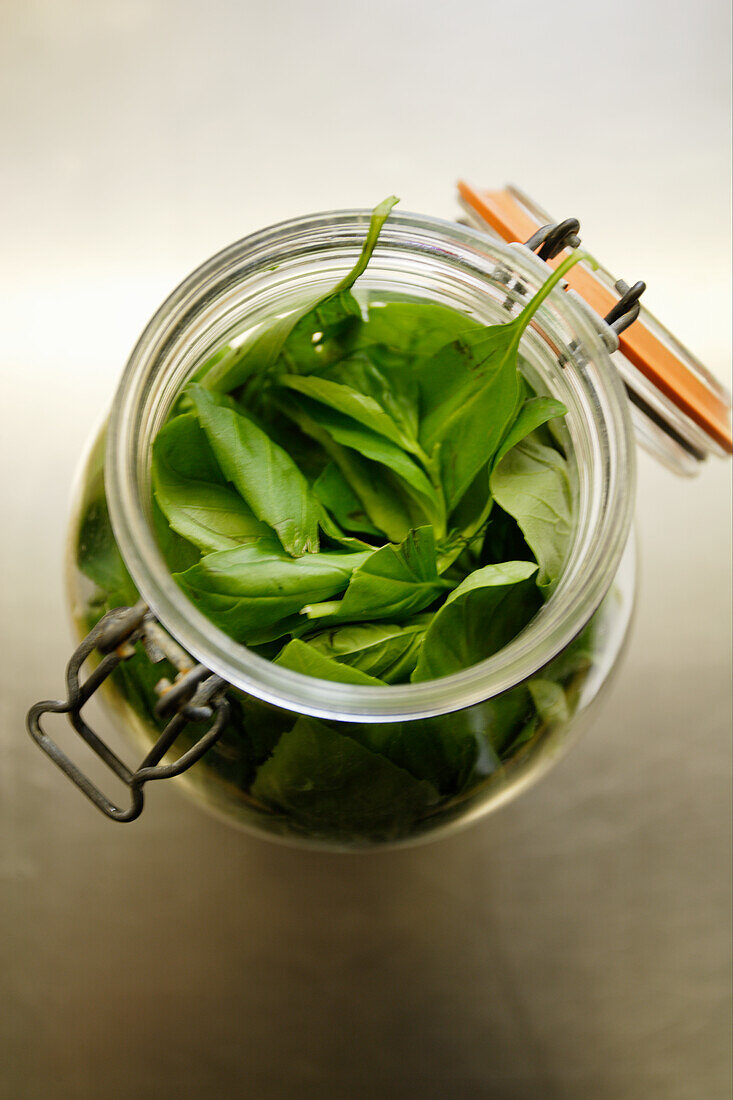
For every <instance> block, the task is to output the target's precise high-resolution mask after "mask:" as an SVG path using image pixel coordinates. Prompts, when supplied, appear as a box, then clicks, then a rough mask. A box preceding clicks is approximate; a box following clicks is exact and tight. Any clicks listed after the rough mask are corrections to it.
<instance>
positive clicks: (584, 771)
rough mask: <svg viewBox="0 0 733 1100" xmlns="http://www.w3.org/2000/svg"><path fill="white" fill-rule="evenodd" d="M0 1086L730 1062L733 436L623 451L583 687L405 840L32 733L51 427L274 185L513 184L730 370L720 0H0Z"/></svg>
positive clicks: (379, 1080)
mask: <svg viewBox="0 0 733 1100" xmlns="http://www.w3.org/2000/svg"><path fill="white" fill-rule="evenodd" d="M0 84H1V86H2V96H1V97H0V139H1V141H0V147H1V148H2V160H3V171H2V177H1V178H0V200H1V201H0V222H1V223H2V246H1V248H2V263H1V264H0V372H1V373H0V377H1V378H2V401H0V421H1V424H0V503H1V512H0V514H1V515H2V532H3V534H2V539H0V577H1V578H2V583H1V585H0V660H2V668H3V689H2V698H0V716H1V718H0V792H1V794H2V801H1V803H0V958H1V957H2V956H4V958H1V961H0V1003H2V1005H3V1009H2V1013H0V1066H2V1069H0V1095H2V1096H3V1097H5V1096H7V1097H9V1098H11V1097H12V1098H17V1097H49V1096H51V1097H60V1098H66V1097H83V1098H86V1097H96V1096H101V1095H105V1096H106V1097H108V1098H110V1100H114V1098H117V1097H122V1096H127V1095H130V1094H134V1095H136V1096H139V1097H153V1096H155V1097H160V1096H212V1097H230V1096H232V1097H234V1096H237V1097H240V1096H247V1097H249V1096H252V1097H257V1098H263V1100H269V1098H274V1100H280V1098H287V1097H290V1096H295V1095H297V1096H299V1097H304V1098H310V1097H319V1098H323V1097H329V1098H330V1097H338V1098H340V1097H347V1096H348V1097H350V1098H352V1097H353V1098H357V1100H360V1098H365V1100H366V1098H372V1097H376V1096H389V1097H392V1096H394V1097H411V1096H413V1095H419V1096H422V1097H435V1098H439V1097H440V1098H442V1097H446V1096H456V1097H467V1098H473V1097H489V1096H490V1097H499V1098H504V1097H507V1098H525V1097H526V1098H535V1097H542V1098H546V1097H547V1098H554V1097H558V1098H566V1097H567V1098H573V1100H575V1098H579V1100H580V1098H587V1097H594V1098H599V1100H605V1098H608V1100H612V1098H613V1100H616V1098H623V1100H626V1098H632V1100H634V1098H637V1097H638V1098H642V1097H643V1098H645V1100H650V1098H657V1097H659V1098H665V1100H667V1098H672V1100H677V1098H679V1100H683V1098H691V1100H698V1098H700V1097H705V1098H706V1100H717V1098H719V1097H720V1098H722V1097H727V1096H728V1095H729V1089H730V1053H729V1027H730V1011H729V1004H730V1001H729V998H730V977H729V976H730V936H729V920H730V872H729V868H730V839H731V836H730V719H731V700H730V661H731V636H730V464H729V463H725V462H722V461H719V460H715V459H713V460H710V462H709V463H708V464H707V466H706V468H705V469H704V470H703V472H702V474H701V475H700V477H699V478H698V479H697V480H694V481H683V480H680V479H678V478H676V477H675V476H674V475H673V474H671V473H669V472H667V471H665V470H663V469H662V468H661V467H659V466H658V465H657V464H655V462H654V461H653V460H652V459H650V458H646V457H644V456H642V457H641V459H640V469H639V486H638V499H637V516H638V523H637V530H638V536H639V547H640V564H641V585H640V593H639V600H638V610H637V616H636V624H635V629H634V634H633V638H632V642H631V645H630V647H629V650H628V655H627V657H626V660H625V664H624V665H623V667H622V669H621V671H620V673H619V675H618V676H617V678H616V681H615V685H614V687H613V689H612V691H611V692H610V693H609V695H608V697H607V700H606V705H605V709H604V710H603V712H602V714H601V716H600V717H599V719H598V720H597V722H596V723H595V725H594V726H593V728H592V729H591V730H590V731H589V732H588V733H587V734H586V736H585V738H584V739H583V740H582V741H581V743H579V744H578V745H577V747H575V748H574V750H573V751H572V752H571V753H570V755H569V756H568V757H567V758H566V759H565V760H564V761H563V762H562V763H561V764H560V765H559V766H558V767H557V768H556V769H555V770H554V771H553V772H552V773H551V774H550V775H549V776H548V777H547V778H546V779H545V780H543V782H542V783H541V784H540V785H539V786H538V787H537V788H536V789H533V790H532V791H531V792H529V793H528V794H526V795H525V796H523V797H522V798H521V799H519V800H518V801H516V802H514V803H513V804H511V805H510V806H509V807H507V808H505V809H503V810H501V811H500V812H498V813H497V814H496V815H494V816H493V817H491V818H489V819H487V820H485V821H483V822H482V823H480V824H478V825H476V826H474V827H473V828H471V829H470V830H469V831H466V832H464V833H461V834H459V835H457V836H454V837H451V838H450V839H447V840H443V841H439V842H437V843H434V844H432V845H430V846H427V847H423V848H418V849H411V850H404V851H395V852H391V853H386V854H379V855H371V856H361V857H347V856H337V855H326V854H313V853H304V852H299V851H295V850H290V849H287V848H283V847H279V846H276V845H273V844H268V843H266V842H264V841H260V840H256V839H253V838H250V837H248V836H245V835H243V834H240V833H238V832H236V831H234V830H232V829H230V828H229V827H227V826H226V825H224V824H221V823H219V822H217V821H214V820H212V819H209V818H208V817H206V816H205V815H204V814H203V813H202V812H201V811H200V810H198V809H197V808H196V807H195V806H193V805H192V804H190V803H188V802H187V801H186V800H185V798H184V796H183V795H181V794H180V793H179V792H178V791H177V790H175V789H171V788H170V786H169V785H167V784H163V785H162V786H161V787H160V788H156V789H155V790H153V791H151V792H150V795H149V798H148V804H147V808H146V812H145V814H144V816H143V817H142V818H141V819H140V821H138V822H137V823H136V824H134V825H131V826H128V827H125V828H122V827H117V826H115V825H112V824H110V823H108V822H106V821H105V820H104V819H103V818H102V817H101V816H100V815H99V814H98V813H97V812H96V811H95V810H94V809H93V808H92V807H91V806H89V805H88V804H86V802H85V801H84V800H82V798H81V797H80V796H79V794H78V793H77V792H76V791H74V790H73V789H72V788H71V786H70V785H69V784H68V783H67V782H66V781H65V780H64V779H63V778H62V777H61V776H60V775H59V774H58V773H57V772H56V771H55V769H53V768H52V766H51V765H50V764H49V763H48V762H47V761H46V759H45V758H44V757H42V755H41V754H40V753H39V752H38V751H37V750H36V749H35V748H33V746H32V745H31V744H30V741H29V739H28V738H27V737H26V735H25V733H24V730H23V720H24V713H25V711H26V709H27V707H28V705H29V704H30V702H32V701H33V700H34V699H37V698H38V697H39V696H40V697H43V696H46V695H54V694H56V693H58V692H59V691H60V690H61V685H62V670H63V666H64V664H65V661H66V659H67V657H68V654H69V651H70V647H71V634H70V629H69V626H68V624H67V619H66V612H65V606H64V598H63V576H62V546H63V540H64V534H65V525H66V517H67V508H68V501H69V493H70V486H71V482H72V478H73V474H74V470H75V467H76V464H77V462H78V458H79V455H80V453H81V451H82V448H83V446H84V444H85V441H86V439H87V438H88V436H89V434H90V432H91V431H92V430H93V428H94V427H95V426H96V425H97V423H98V422H99V420H100V418H101V417H102V415H103V414H104V412H105V410H106V408H107V406H108V404H109V402H110V400H111V398H112V395H113V392H114V389H115V386H116V382H117V378H118V375H119V373H120V371H121V369H122V366H123V365H124V362H125V360H126V358H127V355H128V353H129V351H130V350H131V348H132V346H133V344H134V342H135V340H136V338H137V335H138V333H139V332H140V330H141V328H142V327H143V325H144V324H145V322H146V321H147V319H148V317H149V316H150V315H151V313H152V312H153V310H154V309H155V308H156V307H157V306H158V304H159V303H160V302H161V301H162V300H163V298H164V297H165V296H166V295H167V294H168V293H169V291H170V290H171V289H172V287H173V286H174V285H175V284H176V283H178V282H179V280H180V279H181V278H183V277H184V276H185V275H186V274H187V273H188V272H189V271H190V270H191V269H192V268H193V267H195V266H197V265H198V264H199V263H200V262H201V261H202V260H203V259H205V258H206V257H207V256H209V255H210V254H211V253H213V252H215V251H217V250H218V249H219V248H221V247H223V246H224V245H226V244H228V243H229V242H231V241H232V240H234V239H236V238H238V237H241V236H243V235H245V234H247V233H249V232H251V231H253V230H255V229H257V228H259V227H262V226H264V225H267V224H269V223H272V222H275V221H278V220H280V219H283V218H287V217H290V216H294V215H298V214H302V213H307V212H311V211H316V210H323V209H327V208H330V207H348V206H368V207H371V206H372V205H374V203H376V202H377V201H379V200H380V199H381V198H382V197H383V196H384V195H386V194H389V193H390V192H396V193H397V194H399V195H400V196H401V197H402V206H403V208H405V209H408V210H415V211H421V212H425V213H430V214H434V215H438V216H442V217H446V218H452V217H455V216H457V215H458V206H457V202H456V196H455V181H456V179H457V178H458V177H459V176H462V177H464V178H466V179H467V180H469V181H470V182H472V183H474V184H476V185H477V186H484V187H499V186H501V185H502V184H503V183H505V182H507V181H512V182H515V183H517V184H518V185H519V186H521V187H522V188H523V189H524V190H526V191H527V192H528V193H529V194H530V195H532V196H533V197H534V198H536V199H537V201H539V202H540V203H541V204H542V205H543V206H545V207H546V208H547V209H549V210H550V211H551V212H552V213H553V214H554V215H555V216H556V217H557V218H564V217H567V216H570V215H575V216H578V217H579V218H580V220H581V224H582V231H583V241H584V244H585V245H587V246H588V247H589V248H590V249H591V250H592V251H593V252H594V253H595V254H597V255H598V256H599V257H600V258H601V260H602V261H603V262H604V263H605V264H606V265H607V266H608V267H610V268H611V269H612V270H613V271H614V272H616V273H617V274H618V275H620V276H623V277H624V278H626V280H627V281H628V282H630V283H631V282H634V281H635V280H636V279H638V278H643V279H645V280H646V281H647V283H648V287H649V289H648V292H647V295H646V296H645V303H646V304H647V305H648V306H649V308H651V309H652V310H653V311H654V312H656V313H657V314H658V316H659V317H660V318H661V319H662V320H663V321H666V323H667V324H668V325H669V326H670V327H671V328H672V329H673V330H674V331H675V332H676V334H677V335H678V336H679V337H680V338H681V339H682V340H683V341H684V342H685V343H687V344H688V345H689V346H690V347H691V348H692V350H693V351H695V352H696V353H697V355H698V356H699V357H700V359H701V360H702V361H703V362H704V363H705V364H706V365H707V366H708V367H709V368H710V369H711V371H713V372H714V373H715V374H716V375H717V376H718V377H719V378H720V379H721V380H722V381H723V382H725V383H726V384H727V385H730V289H731V287H730V126H729V121H730V99H729V89H730V6H729V4H728V3H727V2H725V0H699V2H698V3H696V4H682V3H678V2H676V0H673V2H670V0H646V2H645V3H642V4H639V3H638V0H635V2H632V0H619V2H618V3H616V4H615V5H614V6H613V7H612V8H607V7H600V6H594V5H592V4H590V5H589V4H587V3H586V2H585V0H568V2H565V3H557V2H543V3H539V2H537V0H527V2H525V3H524V4H523V5H520V6H519V7H518V6H516V5H499V4H496V3H491V2H487V0H454V2H453V3H451V4H443V3H438V2H437V0H423V3H421V4H416V3H411V2H408V0H389V2H386V0H371V2H370V3H369V4H356V3H352V2H349V0H340V2H336V0H311V2H310V3H307V4H305V3H298V2H296V0H290V2H282V0H280V2H278V0H269V2H268V3H264V2H261V0H241V2H234V0H229V2H225V0H207V2H206V3H200V2H193V0H175V2H174V0H144V2H138V0H127V2H125V0H118V2H115V3H108V2H106V0H4V2H3V4H2V6H0Z"/></svg>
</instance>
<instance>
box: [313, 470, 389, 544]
mask: <svg viewBox="0 0 733 1100" xmlns="http://www.w3.org/2000/svg"><path fill="white" fill-rule="evenodd" d="M313 492H314V493H315V495H316V496H317V497H318V499H319V500H320V502H321V503H322V504H323V506H324V508H326V509H327V510H328V512H329V513H330V514H331V515H332V516H333V518H334V519H335V521H336V522H337V523H338V524H339V526H340V527H342V528H345V530H347V531H358V532H359V533H360V534H364V535H379V531H378V530H377V528H376V527H375V526H374V524H373V523H372V522H371V520H370V519H369V517H368V516H367V514H366V512H365V511H364V509H363V506H362V504H361V501H360V500H359V498H358V497H357V496H356V494H355V493H354V491H353V489H352V488H351V486H350V485H349V483H348V481H347V480H346V478H345V477H344V475H343V474H342V473H341V471H340V469H339V468H338V466H337V465H336V463H335V462H329V464H328V466H326V468H325V469H324V470H323V472H322V473H321V474H320V476H319V477H318V479H317V480H316V481H315V483H314V485H313Z"/></svg>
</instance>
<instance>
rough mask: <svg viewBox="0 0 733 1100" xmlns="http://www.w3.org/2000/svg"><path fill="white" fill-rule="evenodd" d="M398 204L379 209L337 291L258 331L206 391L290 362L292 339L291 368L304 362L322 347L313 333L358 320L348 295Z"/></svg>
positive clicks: (221, 365)
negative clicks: (286, 359)
mask: <svg viewBox="0 0 733 1100" xmlns="http://www.w3.org/2000/svg"><path fill="white" fill-rule="evenodd" d="M396 202H398V199H396V198H395V197H394V196H390V198H388V199H385V200H384V202H382V203H380V204H379V206H377V207H375V209H374V210H373V212H372V215H371V218H370V221H369V228H368V230H367V235H366V240H365V241H364V245H363V247H362V250H361V253H360V255H359V258H358V260H357V261H356V263H355V264H354V266H353V268H352V269H351V271H349V272H348V274H347V275H345V276H344V278H343V279H341V280H340V282H338V283H337V284H336V286H335V287H333V289H332V290H330V291H328V293H327V294H325V295H318V297H316V298H311V299H310V300H309V301H306V302H305V303H304V304H303V305H302V306H301V307H300V309H298V310H295V311H294V312H292V313H288V314H287V315H286V316H285V317H280V318H278V319H277V320H275V321H274V322H272V323H270V324H269V325H268V326H267V328H265V329H264V330H262V329H260V330H256V331H255V332H254V333H253V334H252V336H251V337H249V339H248V340H246V341H245V342H244V343H243V344H242V345H241V346H240V347H238V348H236V349H234V351H233V352H232V353H231V354H230V355H228V356H225V357H224V358H223V359H221V360H220V361H219V362H218V363H216V364H215V365H214V366H213V368H212V369H211V370H210V371H209V373H208V374H207V375H206V376H205V378H204V380H203V383H204V385H205V386H206V387H207V389H211V390H217V391H219V392H221V393H228V392H230V391H231V390H234V389H237V388H238V387H239V386H241V385H242V384H243V383H244V382H246V381H247V380H248V379H249V378H251V377H252V376H255V375H261V374H263V373H264V372H266V371H268V370H269V368H270V367H272V366H273V364H274V363H275V361H276V360H277V359H278V357H279V355H280V354H281V352H284V353H285V354H286V357H287V351H288V349H287V347H286V343H287V341H288V339H289V338H290V337H292V339H293V342H294V344H295V348H294V351H295V353H296V354H295V355H294V356H293V355H292V354H291V356H290V359H291V367H292V364H293V362H294V361H295V360H298V361H301V362H302V358H303V352H304V351H305V350H308V351H312V352H313V353H314V354H315V347H317V344H316V345H314V344H313V340H312V336H313V334H314V333H317V332H321V333H323V330H324V329H328V330H333V329H338V328H339V326H341V325H343V324H344V323H346V324H349V323H351V322H352V321H353V320H354V319H355V318H356V319H359V318H360V317H361V310H360V308H359V305H358V303H357V302H356V300H355V299H354V298H353V296H352V295H351V294H350V293H349V291H350V288H351V287H352V286H353V285H354V283H355V282H356V280H357V279H358V278H359V276H360V275H361V274H362V272H363V271H364V269H365V268H366V265H367V264H368V262H369V260H370V258H371V255H372V253H373V251H374V248H375V245H376V243H377V240H378V238H379V234H380V232H381V230H382V226H383V225H384V223H385V221H386V220H387V218H388V216H389V214H390V211H391V210H392V207H393V206H394V205H395V203H396ZM330 335H333V334H332V333H331V334H330ZM314 365H315V364H314Z"/></svg>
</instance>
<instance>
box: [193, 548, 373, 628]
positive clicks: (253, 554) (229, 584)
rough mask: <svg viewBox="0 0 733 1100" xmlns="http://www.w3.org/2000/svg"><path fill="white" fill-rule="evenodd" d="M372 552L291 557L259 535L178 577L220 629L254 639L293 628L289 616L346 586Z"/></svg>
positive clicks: (204, 559)
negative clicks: (305, 605) (278, 630)
mask: <svg viewBox="0 0 733 1100" xmlns="http://www.w3.org/2000/svg"><path fill="white" fill-rule="evenodd" d="M371 556H372V555H371V554H370V553H368V552H363V553H358V554H346V553H341V552H339V551H333V552H323V553H320V554H306V555H304V556H302V557H300V558H291V557H289V556H288V555H287V554H285V553H283V551H282V550H281V549H280V548H279V547H278V546H277V543H275V541H274V540H261V541H260V542H259V543H250V544H249V545H246V546H238V547H237V548H236V549H234V550H220V551H218V552H216V553H214V554H207V555H206V557H204V558H202V559H201V561H200V562H198V564H197V565H194V566H193V567H192V568H191V569H188V570H186V572H185V573H177V574H176V575H175V580H176V581H177V582H178V583H179V584H180V586H181V587H182V588H183V590H184V591H185V592H186V594H187V595H188V597H189V599H190V600H191V601H192V602H193V603H194V604H196V606H197V607H198V608H199V609H200V610H201V611H202V612H203V613H204V614H205V615H208V617H209V618H210V619H211V620H212V621H213V622H214V623H215V624H216V625H217V626H218V627H219V628H220V629H221V630H224V631H225V632H226V633H227V634H229V635H230V637H232V638H234V640H235V641H238V642H244V643H246V644H251V645H254V644H257V643H261V642H264V641H270V640H271V639H272V638H276V637H278V636H282V634H283V633H289V632H290V629H291V627H292V623H290V622H288V621H287V620H288V617H289V616H294V615H297V613H298V612H299V611H300V610H301V608H302V607H303V605H304V604H307V603H309V602H312V601H314V600H322V599H325V598H327V597H329V596H335V595H337V594H338V593H339V592H342V591H343V590H344V589H345V588H346V587H347V585H348V583H349V580H350V579H351V575H352V573H353V571H354V569H356V568H358V566H360V565H363V564H364V562H365V561H367V560H368V559H369V558H370V557H371ZM296 621H297V620H296ZM279 627H281V628H282V629H281V630H280V634H279V635H278V633H277V629H278V628H279ZM273 628H274V629H275V631H276V632H275V633H273Z"/></svg>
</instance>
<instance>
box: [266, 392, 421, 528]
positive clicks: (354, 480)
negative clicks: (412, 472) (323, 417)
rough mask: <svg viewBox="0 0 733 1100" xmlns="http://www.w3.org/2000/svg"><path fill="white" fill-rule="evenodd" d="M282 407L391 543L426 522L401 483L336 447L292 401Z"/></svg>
mask: <svg viewBox="0 0 733 1100" xmlns="http://www.w3.org/2000/svg"><path fill="white" fill-rule="evenodd" d="M281 407H282V408H283V409H284V411H285V413H286V415H287V416H289V417H290V418H291V419H292V420H293V421H294V422H295V423H296V424H297V425H298V427H299V428H300V430H301V431H302V432H305V433H306V434H307V435H310V436H311V437H312V438H313V439H315V440H316V441H317V442H318V443H320V445H321V446H322V447H323V449H324V451H325V452H326V453H327V454H328V456H329V457H330V458H331V459H332V460H333V462H334V463H335V464H336V466H337V467H338V469H339V470H340V472H341V473H342V474H343V476H344V478H345V480H346V481H347V482H348V484H349V485H350V486H351V488H352V490H353V491H354V493H355V494H356V496H357V497H358V499H359V500H360V501H361V504H362V507H363V509H364V511H365V512H366V514H367V516H368V517H369V519H370V520H371V522H372V523H373V525H374V526H375V527H376V528H377V529H378V530H380V531H383V532H384V534H385V535H386V536H387V538H388V539H389V540H390V541H391V542H401V541H402V540H403V539H404V538H405V537H406V536H407V534H408V532H409V531H410V529H411V527H413V526H415V520H416V518H419V520H420V521H422V522H424V519H425V515H424V512H423V511H422V509H419V508H417V517H416V515H415V508H416V506H415V504H414V502H411V501H410V499H409V498H408V497H406V495H405V492H404V490H403V491H400V484H399V482H398V481H397V479H396V478H393V477H392V476H391V474H390V473H389V472H387V471H385V470H384V468H380V466H379V465H378V464H376V463H374V462H370V461H369V460H368V459H366V458H363V457H362V456H361V455H360V454H357V453H356V452H355V451H353V450H351V449H350V448H348V447H343V446H341V445H340V444H338V443H336V442H335V440H334V439H333V438H332V437H331V435H330V434H329V433H328V432H327V431H326V430H325V429H324V428H323V427H321V426H320V425H319V424H317V423H316V421H315V420H314V419H313V417H312V416H311V415H310V414H309V413H308V412H307V411H306V410H305V409H304V408H303V407H302V406H296V405H295V404H293V403H292V402H290V401H288V402H287V403H285V404H281ZM415 468H416V469H417V467H415Z"/></svg>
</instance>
